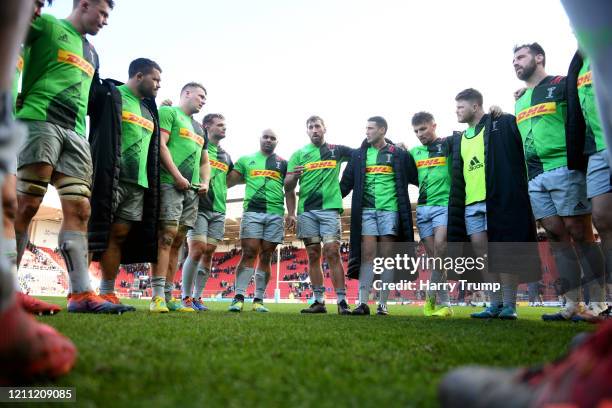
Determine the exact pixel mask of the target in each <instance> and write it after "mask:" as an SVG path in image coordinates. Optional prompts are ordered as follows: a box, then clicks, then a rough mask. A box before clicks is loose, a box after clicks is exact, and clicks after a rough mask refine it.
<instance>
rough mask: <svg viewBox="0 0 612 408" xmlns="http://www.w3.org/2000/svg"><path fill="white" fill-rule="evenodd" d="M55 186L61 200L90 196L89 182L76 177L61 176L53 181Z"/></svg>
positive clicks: (87, 197)
mask: <svg viewBox="0 0 612 408" xmlns="http://www.w3.org/2000/svg"><path fill="white" fill-rule="evenodd" d="M55 188H56V189H57V193H58V194H59V196H60V199H63V200H81V199H89V198H90V197H91V190H90V189H89V183H87V182H86V181H85V180H81V179H80V178H76V177H62V178H61V179H60V180H58V181H57V182H56V183H55Z"/></svg>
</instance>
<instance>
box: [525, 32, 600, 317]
mask: <svg viewBox="0 0 612 408" xmlns="http://www.w3.org/2000/svg"><path fill="white" fill-rule="evenodd" d="M545 65H546V55H545V52H544V49H543V48H542V47H541V46H540V45H539V44H538V43H533V44H525V45H519V46H516V47H515V48H514V58H513V66H514V69H515V72H516V75H517V77H518V78H519V79H520V80H522V81H524V82H525V85H526V87H527V89H526V90H525V92H524V93H523V94H522V95H521V96H520V97H519V98H518V99H517V101H516V105H515V112H516V122H517V125H518V128H519V130H520V132H521V138H522V140H523V146H524V152H525V161H526V163H527V174H528V177H529V196H530V199H531V206H532V208H533V212H534V216H535V218H536V219H537V220H539V221H540V223H541V225H542V227H543V228H544V229H545V230H546V234H547V236H548V239H549V241H551V243H552V245H551V248H552V252H553V255H554V257H555V263H556V265H557V269H558V271H559V277H560V279H561V282H562V292H563V293H564V294H565V298H566V300H567V302H566V305H565V307H564V308H562V309H561V310H560V311H559V312H558V313H553V314H545V315H543V316H542V319H544V320H569V319H571V318H572V317H574V316H575V315H577V314H580V313H582V312H584V305H583V304H582V302H581V301H580V292H581V267H580V266H581V265H580V264H582V270H583V271H584V273H585V280H587V281H596V282H601V279H600V277H601V276H602V274H603V268H604V266H603V256H602V254H601V251H600V250H599V248H598V247H597V246H596V245H594V244H593V241H594V238H593V229H592V226H591V215H590V214H591V203H590V202H589V201H588V200H587V187H586V178H585V174H584V173H583V172H582V171H579V170H570V169H569V168H568V154H567V144H566V132H565V123H566V110H567V83H566V78H565V77H562V76H549V75H548V74H547V73H546V71H545ZM576 251H577V252H578V255H579V256H577V252H576ZM590 289H591V291H592V294H591V295H592V298H593V299H601V298H602V296H605V292H604V287H603V284H601V283H600V284H598V285H595V284H594V285H590Z"/></svg>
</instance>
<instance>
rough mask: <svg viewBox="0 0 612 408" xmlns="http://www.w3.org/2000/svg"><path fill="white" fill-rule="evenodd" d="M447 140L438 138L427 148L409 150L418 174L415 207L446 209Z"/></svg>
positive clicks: (447, 186)
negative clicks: (429, 206)
mask: <svg viewBox="0 0 612 408" xmlns="http://www.w3.org/2000/svg"><path fill="white" fill-rule="evenodd" d="M448 144H449V140H448V139H442V138H438V139H436V140H434V141H433V142H432V143H430V144H429V145H427V146H417V147H415V148H413V149H412V150H410V154H411V155H412V158H413V159H414V162H415V163H416V167H417V171H418V173H419V199H418V201H417V206H425V205H436V206H443V207H446V206H447V205H448V196H449V194H450V185H451V174H450V169H451V166H449V161H450V158H449V145H448Z"/></svg>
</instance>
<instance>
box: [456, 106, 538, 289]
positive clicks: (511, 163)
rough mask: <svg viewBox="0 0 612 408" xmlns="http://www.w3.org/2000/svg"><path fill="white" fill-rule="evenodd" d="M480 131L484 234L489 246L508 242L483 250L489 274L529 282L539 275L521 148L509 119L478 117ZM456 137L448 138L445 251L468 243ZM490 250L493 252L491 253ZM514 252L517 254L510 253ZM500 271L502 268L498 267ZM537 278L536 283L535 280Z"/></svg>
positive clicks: (517, 131)
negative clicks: (484, 192) (449, 176)
mask: <svg viewBox="0 0 612 408" xmlns="http://www.w3.org/2000/svg"><path fill="white" fill-rule="evenodd" d="M483 126H484V127H485V134H484V144H485V163H486V164H485V169H486V188H487V195H486V205H487V234H488V239H489V242H490V243H492V242H503V243H513V244H512V245H507V246H506V247H505V248H506V249H504V246H503V245H492V246H490V251H489V267H490V270H491V272H499V271H502V272H504V273H515V274H519V275H520V276H521V277H523V278H524V280H523V281H531V280H529V279H531V278H532V277H533V276H534V275H539V273H540V262H539V255H538V251H537V245H536V244H534V243H535V242H536V241H537V239H536V237H537V235H536V225H535V220H534V218H533V212H532V210H531V203H530V200H529V193H528V188H527V171H526V166H525V156H524V154H523V144H522V140H521V136H520V133H519V130H518V128H517V126H516V120H515V117H514V116H513V115H509V114H503V115H502V116H501V117H499V118H497V119H493V118H492V117H491V116H490V115H488V114H487V115H484V116H483V117H482V119H481V120H480V122H479V123H478V125H476V134H478V133H479V132H480V131H481V130H482V127H483ZM461 140H462V134H461V133H457V134H455V135H454V136H453V147H452V182H451V191H450V196H449V208H448V242H449V253H450V254H451V255H457V254H456V253H453V251H452V249H453V247H456V246H457V245H454V244H452V243H453V242H469V237H468V236H467V233H466V227H465V179H464V176H463V159H462V157H461ZM491 248H496V249H498V250H497V251H495V253H492V252H491ZM513 251H519V252H520V253H517V252H513ZM502 267H503V270H502V269H500V268H502ZM535 280H537V279H535Z"/></svg>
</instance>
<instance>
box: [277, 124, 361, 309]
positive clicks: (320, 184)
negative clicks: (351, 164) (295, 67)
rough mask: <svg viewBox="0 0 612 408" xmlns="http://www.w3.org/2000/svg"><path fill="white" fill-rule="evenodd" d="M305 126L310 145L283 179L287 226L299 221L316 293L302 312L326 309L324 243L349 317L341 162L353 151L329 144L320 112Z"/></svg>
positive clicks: (340, 301)
mask: <svg viewBox="0 0 612 408" xmlns="http://www.w3.org/2000/svg"><path fill="white" fill-rule="evenodd" d="M306 130H307V133H308V137H309V138H310V143H309V144H308V145H306V146H304V147H303V148H301V149H300V150H298V151H297V152H295V153H294V154H293V155H292V156H291V158H290V159H289V163H288V165H287V177H286V178H285V196H286V201H287V217H286V225H287V228H289V229H292V228H295V226H296V222H297V237H298V238H300V239H302V240H303V242H304V245H305V246H306V252H307V253H308V274H309V275H310V282H311V284H312V289H313V294H314V302H313V303H312V304H311V305H310V307H309V308H307V309H303V310H302V313H327V308H326V307H325V286H324V282H323V271H322V270H321V243H322V244H323V255H324V256H325V259H326V260H327V263H328V264H329V267H330V270H331V278H332V283H333V285H334V288H335V290H336V296H337V298H338V313H339V314H342V315H350V313H351V311H350V308H349V306H348V303H347V302H346V287H345V284H344V268H343V266H342V260H341V258H340V240H341V225H340V213H341V212H342V195H341V193H340V185H339V183H338V174H339V173H340V165H341V164H342V162H344V161H347V160H348V159H349V158H350V156H351V153H352V151H353V150H352V149H351V148H349V147H347V146H342V145H333V144H329V143H327V142H326V141H325V133H326V132H327V129H326V127H325V122H324V121H323V119H322V118H320V117H319V116H311V117H309V118H308V119H307V120H306ZM298 181H299V184H300V200H299V202H297V206H296V201H297V200H296V194H295V188H296V186H297V184H298ZM296 207H297V214H298V218H297V219H296Z"/></svg>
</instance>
